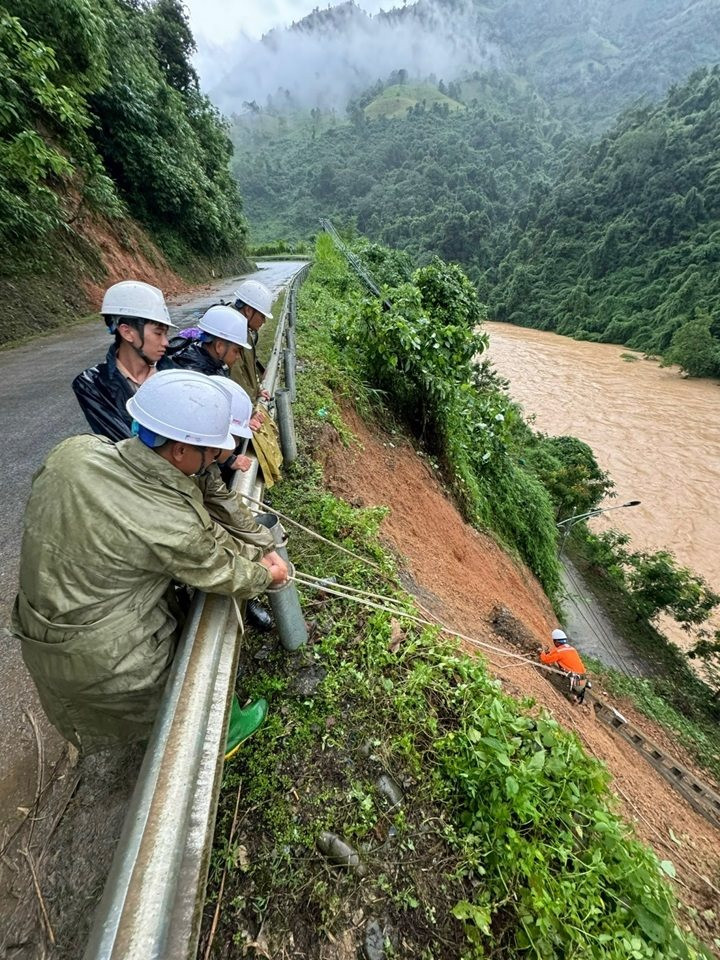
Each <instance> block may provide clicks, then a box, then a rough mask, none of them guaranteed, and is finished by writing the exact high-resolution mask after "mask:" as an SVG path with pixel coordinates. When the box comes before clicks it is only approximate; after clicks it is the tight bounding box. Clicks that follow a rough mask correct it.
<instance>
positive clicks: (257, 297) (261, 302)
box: [234, 280, 273, 320]
mask: <svg viewBox="0 0 720 960" xmlns="http://www.w3.org/2000/svg"><path fill="white" fill-rule="evenodd" d="M234 297H235V299H236V301H238V300H239V301H240V302H241V303H246V304H247V305H248V306H249V307H252V308H253V310H259V311H260V313H262V314H264V315H265V316H266V317H267V318H268V320H272V318H273V315H272V313H271V312H270V311H271V310H272V305H273V296H272V294H271V293H270V291H269V290H268V288H267V287H266V286H265V284H264V283H260V282H259V281H258V280H245V281H244V282H243V283H241V284H240V286H239V287H238V288H237V290H236V291H235V293H234Z"/></svg>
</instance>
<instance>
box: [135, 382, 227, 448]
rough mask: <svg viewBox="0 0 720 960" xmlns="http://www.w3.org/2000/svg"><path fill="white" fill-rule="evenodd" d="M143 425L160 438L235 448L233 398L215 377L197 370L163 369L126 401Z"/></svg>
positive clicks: (199, 445) (200, 445)
mask: <svg viewBox="0 0 720 960" xmlns="http://www.w3.org/2000/svg"><path fill="white" fill-rule="evenodd" d="M126 408H127V411H128V413H129V414H130V416H131V417H133V419H134V420H136V421H137V423H139V424H140V426H141V427H144V428H145V429H146V430H150V431H152V433H154V434H156V435H157V436H158V437H165V438H166V439H168V440H179V441H181V442H183V443H188V444H190V445H191V446H196V447H219V448H220V449H221V450H234V449H235V441H234V440H233V437H232V434H231V433H230V430H229V426H230V397H229V395H228V392H227V390H224V389H223V388H222V387H220V386H219V385H218V384H217V383H215V382H214V380H213V378H212V377H207V376H205V374H204V373H196V372H195V371H194V370H161V371H159V372H158V373H156V374H154V375H153V376H152V377H150V378H149V379H148V380H146V381H145V382H144V383H142V384H141V385H140V387H139V388H138V391H137V393H136V394H134V396H132V397H130V399H129V400H128V402H127V404H126Z"/></svg>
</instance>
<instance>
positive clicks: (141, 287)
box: [100, 280, 175, 327]
mask: <svg viewBox="0 0 720 960" xmlns="http://www.w3.org/2000/svg"><path fill="white" fill-rule="evenodd" d="M100 313H101V314H102V315H103V316H104V317H106V316H115V317H137V318H138V319H139V320H152V321H153V323H164V324H165V325H166V326H168V327H174V326H175V324H174V323H173V322H172V320H171V319H170V314H169V313H168V308H167V307H166V306H165V297H164V296H163V294H162V290H158V288H157V287H153V286H152V285H151V284H149V283H143V282H142V281H141V280H122V281H121V282H120V283H114V284H113V285H112V286H111V287H108V289H107V290H106V291H105V296H104V297H103V302H102V306H101V307H100Z"/></svg>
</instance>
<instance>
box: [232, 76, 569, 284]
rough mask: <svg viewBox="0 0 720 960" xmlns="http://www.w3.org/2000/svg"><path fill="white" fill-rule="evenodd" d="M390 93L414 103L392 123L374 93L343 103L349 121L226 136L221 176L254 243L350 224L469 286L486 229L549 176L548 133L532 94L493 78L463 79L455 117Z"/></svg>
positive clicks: (485, 263)
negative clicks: (433, 262)
mask: <svg viewBox="0 0 720 960" xmlns="http://www.w3.org/2000/svg"><path fill="white" fill-rule="evenodd" d="M392 79H397V78H396V77H393V78H392ZM394 86H395V85H391V87H390V88H387V89H386V91H385V92H391V91H392V88H393V87H394ZM400 86H401V87H403V89H407V90H408V92H409V95H411V96H413V98H414V99H413V100H412V102H413V103H414V106H413V107H412V109H410V110H409V111H408V113H407V117H406V119H403V120H397V119H387V118H386V117H385V116H383V115H382V114H379V113H377V112H376V111H373V109H372V108H373V107H375V106H376V105H377V104H378V103H379V102H380V101H381V99H382V92H381V90H380V89H379V88H378V86H377V85H376V87H374V88H373V90H371V91H370V96H369V97H365V98H359V99H358V101H356V102H355V103H354V104H353V105H351V111H350V112H351V117H352V121H351V122H349V123H339V122H336V121H334V120H332V119H328V117H327V115H324V114H321V113H320V111H313V114H312V117H310V118H309V119H308V120H307V121H306V122H304V123H300V121H297V120H296V121H292V120H291V121H290V122H287V121H284V120H283V118H282V117H280V118H277V119H278V124H279V125H278V126H277V127H276V128H275V129H274V131H271V130H270V129H269V128H268V125H267V123H266V122H265V121H266V120H267V119H268V118H267V116H266V115H264V114H262V113H261V114H260V115H258V116H257V117H256V118H255V123H253V122H251V120H250V119H249V120H248V122H247V123H246V124H245V126H244V133H243V134H242V135H241V134H240V132H239V130H238V128H235V129H234V130H233V134H234V136H235V137H236V141H235V158H234V161H233V171H234V173H235V175H236V176H237V178H238V182H239V184H240V189H241V191H242V193H243V196H244V198H245V202H246V206H247V211H248V215H249V216H250V218H251V221H252V223H253V236H254V237H255V238H256V239H258V240H261V241H262V240H269V239H274V238H276V237H290V238H294V239H297V238H300V237H305V236H307V235H309V234H312V233H314V232H315V231H316V229H317V224H318V218H319V217H320V216H329V217H331V218H332V217H336V218H337V219H338V220H339V221H340V222H347V221H348V220H350V219H351V220H353V221H354V222H355V223H356V225H357V228H358V229H359V230H360V231H361V232H362V233H365V234H367V235H368V236H371V237H373V238H374V239H379V240H382V241H383V242H384V243H386V244H390V245H395V246H400V247H402V248H404V249H405V250H407V251H408V252H410V253H411V254H412V255H413V256H414V257H416V258H417V259H419V260H421V261H423V260H427V259H429V258H430V257H432V256H433V255H434V254H436V253H437V254H438V255H440V256H442V257H445V258H448V259H454V260H459V261H461V262H463V263H464V264H465V265H466V266H467V267H468V268H469V272H470V275H471V276H472V278H473V279H474V280H476V281H478V280H480V279H481V277H482V275H483V273H484V272H485V271H486V270H487V269H488V268H489V267H490V266H492V265H493V264H494V263H495V259H494V257H495V253H494V249H493V239H492V237H493V233H494V231H496V230H497V229H499V228H500V227H501V226H502V225H503V224H505V223H506V222H507V221H508V220H509V219H510V218H511V217H512V215H513V213H514V211H515V209H516V208H517V207H518V206H522V205H523V204H524V203H525V202H526V201H527V199H528V197H529V192H530V189H531V186H532V184H533V183H534V182H535V180H536V178H537V176H538V171H543V170H547V169H550V168H552V166H553V164H554V162H555V153H556V146H554V144H557V143H562V142H564V141H565V137H564V135H563V134H562V132H561V129H560V124H559V122H558V121H556V120H553V119H552V117H550V115H549V113H548V110H547V108H546V107H545V105H544V104H543V102H542V101H541V100H540V98H539V97H538V96H537V95H536V94H534V93H533V92H532V91H530V90H528V91H525V90H523V88H522V85H521V84H518V82H517V81H515V80H514V79H513V78H505V77H501V76H499V75H497V74H493V75H488V76H482V77H478V78H477V79H475V80H472V81H469V82H468V85H467V86H468V88H470V87H471V88H472V92H473V100H472V101H471V102H470V103H468V104H467V105H466V108H465V109H458V110H450V109H449V107H448V105H447V103H443V102H437V101H435V102H431V103H427V102H424V100H420V101H417V100H416V97H417V96H418V95H422V91H421V89H420V90H418V88H415V87H412V86H404V85H400ZM454 88H455V85H454V84H450V85H449V88H448V89H451V92H452V93H453V94H456V95H458V96H459V95H461V93H460V92H459V91H458V90H456V89H454ZM448 99H449V98H448V97H447V96H446V95H443V100H448ZM453 102H455V103H456V106H458V107H459V106H460V103H459V102H457V101H453ZM298 124H299V125H298ZM543 176H546V175H545V174H543Z"/></svg>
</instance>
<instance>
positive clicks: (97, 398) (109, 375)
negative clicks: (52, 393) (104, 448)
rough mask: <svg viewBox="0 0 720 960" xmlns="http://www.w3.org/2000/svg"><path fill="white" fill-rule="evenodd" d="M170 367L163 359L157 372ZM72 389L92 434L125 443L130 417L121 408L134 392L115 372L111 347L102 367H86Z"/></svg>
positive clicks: (114, 361)
mask: <svg viewBox="0 0 720 960" xmlns="http://www.w3.org/2000/svg"><path fill="white" fill-rule="evenodd" d="M173 366H174V364H173V363H172V361H171V360H169V359H168V358H167V357H163V358H162V359H161V360H160V361H159V362H158V364H157V369H158V370H168V369H172V367H173ZM72 388H73V390H74V391H75V396H76V397H77V399H78V403H79V404H80V409H81V410H82V412H83V413H84V414H85V419H86V420H87V422H88V423H89V424H90V429H91V430H92V431H93V433H99V434H102V436H104V437H108V438H109V439H110V440H125V439H127V438H128V437H129V436H130V435H131V433H130V428H131V426H132V417H131V416H130V414H129V413H128V412H127V410H126V409H125V404H126V403H127V401H128V400H129V399H130V397H131V396H132V395H133V392H134V391H133V389H132V387H131V386H130V384H129V383H128V382H127V380H126V379H125V377H124V376H123V375H122V373H120V371H119V370H118V368H117V363H116V358H115V345H114V344H113V346H111V347H110V349H109V350H108V352H107V356H106V357H105V360H104V362H103V363H98V364H97V366H95V367H88V369H87V370H83V372H82V373H79V374H78V375H77V377H75V379H74V380H73V382H72Z"/></svg>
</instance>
